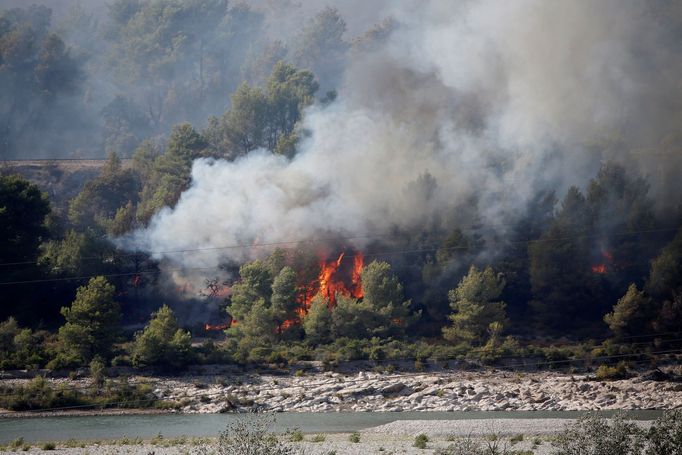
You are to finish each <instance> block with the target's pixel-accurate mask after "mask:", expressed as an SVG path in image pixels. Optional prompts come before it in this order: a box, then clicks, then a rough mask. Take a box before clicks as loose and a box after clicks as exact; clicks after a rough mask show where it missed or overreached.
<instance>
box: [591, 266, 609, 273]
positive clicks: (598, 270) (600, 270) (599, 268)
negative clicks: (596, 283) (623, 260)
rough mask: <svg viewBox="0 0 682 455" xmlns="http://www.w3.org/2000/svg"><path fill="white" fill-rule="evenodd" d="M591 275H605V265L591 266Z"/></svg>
mask: <svg viewBox="0 0 682 455" xmlns="http://www.w3.org/2000/svg"><path fill="white" fill-rule="evenodd" d="M592 273H598V274H599V275H603V274H605V273H606V264H597V265H593V266H592Z"/></svg>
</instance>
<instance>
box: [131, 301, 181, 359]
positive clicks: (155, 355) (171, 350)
mask: <svg viewBox="0 0 682 455" xmlns="http://www.w3.org/2000/svg"><path fill="white" fill-rule="evenodd" d="M191 346H192V337H191V336H190V334H189V332H185V331H183V330H182V329H181V328H180V327H179V325H178V321H177V319H176V318H175V314H174V313H173V311H172V310H171V309H170V308H169V307H168V306H166V305H164V306H162V307H161V308H160V309H159V311H157V312H155V313H154V314H153V315H152V319H151V320H150V321H149V324H147V326H146V327H145V328H144V330H143V331H142V332H139V333H137V334H136V335H135V344H134V346H133V355H132V357H133V365H135V366H145V365H155V366H161V367H174V368H181V367H184V366H185V365H187V364H188V363H189V362H190V360H191V354H192V350H191Z"/></svg>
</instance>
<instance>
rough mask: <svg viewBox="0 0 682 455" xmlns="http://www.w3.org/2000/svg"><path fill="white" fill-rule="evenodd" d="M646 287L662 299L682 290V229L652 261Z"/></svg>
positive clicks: (657, 297)
mask: <svg viewBox="0 0 682 455" xmlns="http://www.w3.org/2000/svg"><path fill="white" fill-rule="evenodd" d="M645 289H646V291H647V292H648V293H649V294H651V295H652V296H653V297H654V298H656V299H662V300H664V299H669V298H671V297H672V296H673V295H675V294H678V293H680V292H682V229H680V230H679V231H678V232H677V235H675V238H674V239H673V240H672V241H671V242H670V243H669V244H668V245H666V246H665V248H663V251H661V253H660V254H659V255H658V257H656V258H655V259H654V260H653V262H652V263H651V270H650V272H649V279H648V280H647V282H646V286H645Z"/></svg>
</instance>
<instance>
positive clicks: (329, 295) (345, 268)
mask: <svg viewBox="0 0 682 455" xmlns="http://www.w3.org/2000/svg"><path fill="white" fill-rule="evenodd" d="M350 258H351V256H349V255H346V253H345V252H343V253H341V254H339V256H338V257H337V258H336V259H332V260H327V259H322V260H320V273H319V274H318V276H317V280H316V281H315V282H313V283H310V284H309V285H306V286H304V287H303V292H302V294H301V307H300V309H299V311H298V313H299V316H301V317H303V316H305V314H306V313H307V312H308V309H309V308H310V305H311V303H312V301H313V299H314V298H315V297H317V296H321V297H322V298H324V299H325V300H326V301H327V302H328V303H329V306H330V307H333V306H334V305H336V296H337V295H343V296H346V297H353V298H356V299H359V298H361V297H362V296H363V292H362V279H361V273H362V268H363V267H364V265H365V258H364V256H363V254H362V253H360V252H357V253H355V254H354V255H353V256H352V263H351V259H350Z"/></svg>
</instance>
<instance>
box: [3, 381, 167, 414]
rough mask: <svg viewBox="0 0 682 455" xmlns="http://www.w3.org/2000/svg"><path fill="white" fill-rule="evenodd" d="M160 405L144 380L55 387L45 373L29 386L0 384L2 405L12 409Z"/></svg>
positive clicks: (146, 406)
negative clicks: (90, 386)
mask: <svg viewBox="0 0 682 455" xmlns="http://www.w3.org/2000/svg"><path fill="white" fill-rule="evenodd" d="M157 405H161V403H160V402H158V400H157V399H156V397H154V395H153V394H152V393H151V387H150V386H149V385H147V384H144V383H138V384H134V385H133V384H130V383H129V382H128V380H127V379H120V380H108V381H106V383H105V384H104V385H103V386H102V387H95V388H83V389H77V388H73V387H70V386H67V385H59V386H56V387H54V386H52V385H50V383H49V381H48V380H46V379H45V378H43V377H42V376H37V377H36V378H34V379H33V380H31V381H30V382H29V383H28V384H26V385H23V386H22V385H19V386H2V387H0V408H4V409H10V410H12V411H31V410H39V409H46V410H47V409H55V408H57V409H59V408H69V407H72V406H76V407H93V408H98V407H101V408H106V407H118V408H151V407H155V406H157Z"/></svg>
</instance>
